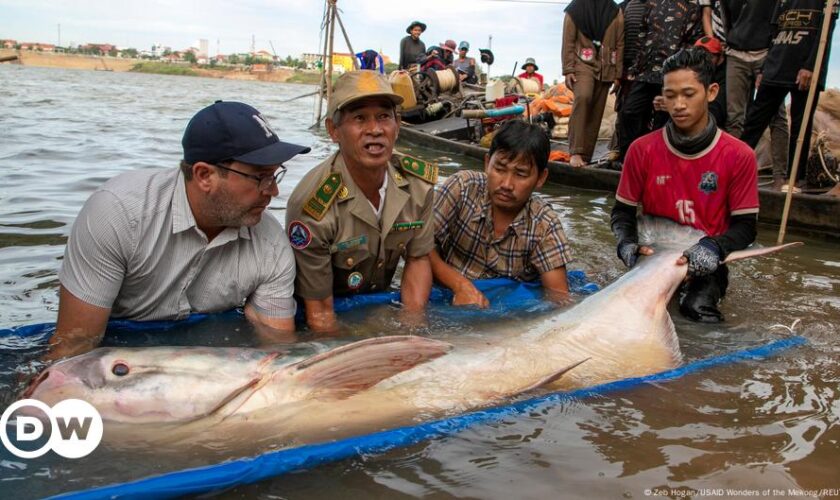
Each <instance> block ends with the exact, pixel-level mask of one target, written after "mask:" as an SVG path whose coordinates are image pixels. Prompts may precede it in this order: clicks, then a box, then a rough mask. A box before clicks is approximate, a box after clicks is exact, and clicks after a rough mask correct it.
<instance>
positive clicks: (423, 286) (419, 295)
mask: <svg viewBox="0 0 840 500" xmlns="http://www.w3.org/2000/svg"><path fill="white" fill-rule="evenodd" d="M431 291H432V266H431V264H430V263H429V256H428V255H423V256H421V257H408V258H406V260H405V269H404V270H403V275H402V281H401V282H400V295H401V297H402V303H403V308H404V309H405V310H406V311H409V312H417V311H422V310H424V309H425V308H426V303H427V302H428V301H429V293H430V292H431Z"/></svg>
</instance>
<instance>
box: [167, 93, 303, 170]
mask: <svg viewBox="0 0 840 500" xmlns="http://www.w3.org/2000/svg"><path fill="white" fill-rule="evenodd" d="M181 145H182V146H183V147H184V161H185V162H187V163H189V164H193V163H196V162H199V161H203V162H207V163H218V162H220V161H224V160H236V161H241V162H242V163H248V164H250V165H257V166H261V167H262V166H273V165H280V164H282V163H284V162H286V161H288V160H289V159H291V158H293V157H294V156H296V155H299V154H303V153H308V152H309V151H311V149H310V148H308V147H306V146H299V145H297V144H290V143H288V142H283V141H281V140H280V138H279V137H277V134H276V133H274V131H273V130H272V129H271V127H270V126H269V125H268V122H267V121H266V120H265V118H263V117H262V115H260V112H259V111H257V110H256V109H254V108H253V107H251V106H248V105H247V104H244V103H241V102H232V101H231V102H224V101H216V102H215V103H213V104H211V105H210V106H207V107H206V108H204V109H202V110H201V111H199V112H198V113H196V114H195V116H193V117H192V119H191V120H190V123H188V124H187V129H186V130H184V138H183V139H182V140H181Z"/></svg>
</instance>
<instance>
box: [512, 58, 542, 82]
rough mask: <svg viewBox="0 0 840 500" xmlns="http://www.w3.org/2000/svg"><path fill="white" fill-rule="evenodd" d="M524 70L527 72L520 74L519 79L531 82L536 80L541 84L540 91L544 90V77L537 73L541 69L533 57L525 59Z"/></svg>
mask: <svg viewBox="0 0 840 500" xmlns="http://www.w3.org/2000/svg"><path fill="white" fill-rule="evenodd" d="M522 69H523V70H525V71H524V72H523V73H520V74H519V76H517V78H530V79H531V80H536V81H537V82H539V84H540V89H542V88H543V76H542V75H541V74H539V73H537V71H539V69H540V67H539V66H537V62H536V61H535V60H534V58H533V57H529V58H528V59H525V64H523V65H522Z"/></svg>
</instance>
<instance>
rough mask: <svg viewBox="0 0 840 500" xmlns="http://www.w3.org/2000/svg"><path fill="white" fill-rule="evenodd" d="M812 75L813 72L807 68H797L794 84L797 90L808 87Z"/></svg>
mask: <svg viewBox="0 0 840 500" xmlns="http://www.w3.org/2000/svg"><path fill="white" fill-rule="evenodd" d="M812 76H814V73H813V72H811V71H808V70H807V69H800V70H799V73H797V74H796V86H797V87H798V88H799V90H808V87H810V86H811V77H812Z"/></svg>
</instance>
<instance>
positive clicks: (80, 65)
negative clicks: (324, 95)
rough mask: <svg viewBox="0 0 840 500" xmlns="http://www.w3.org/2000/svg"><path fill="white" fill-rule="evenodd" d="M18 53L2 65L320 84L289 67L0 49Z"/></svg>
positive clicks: (2, 54) (313, 76)
mask: <svg viewBox="0 0 840 500" xmlns="http://www.w3.org/2000/svg"><path fill="white" fill-rule="evenodd" d="M15 55H16V56H18V58H19V59H18V61H15V62H11V63H8V62H7V63H3V64H20V65H23V66H32V67H39V68H64V69H78V70H87V71H113V72H118V73H125V72H138V73H152V74H163V75H180V76H198V77H205V78H223V79H227V80H240V81H260V82H277V83H302V84H308V85H317V84H318V80H319V78H320V73H319V72H317V71H302V70H293V69H289V68H277V69H275V70H273V71H270V72H249V71H245V70H243V69H240V68H234V67H224V69H221V68H219V69H215V68H214V69H208V68H201V67H198V66H193V65H189V64H178V63H164V62H160V61H149V60H145V59H126V58H120V57H108V56H105V57H96V56H90V55H80V54H54V53H46V52H37V51H31V50H13V49H0V58H2V57H5V56H15Z"/></svg>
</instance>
